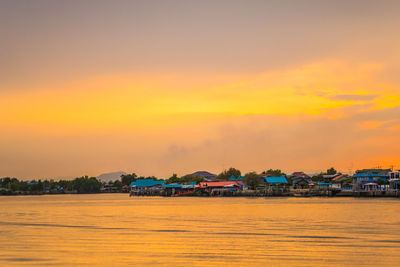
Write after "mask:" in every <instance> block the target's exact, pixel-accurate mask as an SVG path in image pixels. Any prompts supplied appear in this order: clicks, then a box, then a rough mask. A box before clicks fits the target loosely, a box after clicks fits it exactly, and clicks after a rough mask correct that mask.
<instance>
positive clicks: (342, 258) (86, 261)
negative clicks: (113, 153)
mask: <svg viewBox="0 0 400 267" xmlns="http://www.w3.org/2000/svg"><path fill="white" fill-rule="evenodd" d="M0 203H1V205H0V265H42V264H44V265H80V264H81V265H149V264H153V265H174V266H183V265H198V266H203V265H230V266H232V265H239V266H248V265H258V266H260V265H286V266H287V265H295V266H299V265H300V266H310V265H318V266H320V265H361V264H362V265H391V266H393V265H399V264H400V202H399V200H398V199H354V198H194V197H193V198H192V197H186V198H185V197H183V198H159V197H135V198H129V197H128V195H127V194H97V195H54V196H17V197H0Z"/></svg>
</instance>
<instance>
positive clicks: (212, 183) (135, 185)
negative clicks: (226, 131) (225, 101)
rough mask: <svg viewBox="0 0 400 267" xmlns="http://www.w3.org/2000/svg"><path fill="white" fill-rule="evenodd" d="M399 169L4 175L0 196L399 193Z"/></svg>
mask: <svg viewBox="0 0 400 267" xmlns="http://www.w3.org/2000/svg"><path fill="white" fill-rule="evenodd" d="M399 191H400V170H399V171H396V170H392V169H363V170H358V171H356V172H355V174H353V175H349V174H342V173H340V172H337V171H336V170H335V169H334V168H330V169H328V170H327V171H326V172H323V173H320V174H317V175H308V174H306V173H304V172H294V173H292V174H285V173H283V172H282V171H281V170H278V169H277V170H273V169H270V170H268V171H264V172H262V173H256V172H249V173H246V174H245V175H243V176H242V174H241V172H240V170H237V169H235V168H230V169H228V170H225V171H223V172H222V173H220V174H218V175H216V174H212V173H210V172H207V171H198V172H194V173H192V174H188V175H184V176H182V177H178V176H177V175H176V174H174V175H172V176H171V177H170V178H168V179H158V178H156V177H154V176H152V177H138V176H137V175H136V174H135V173H132V174H122V175H121V176H120V179H117V180H115V181H108V182H104V181H101V180H99V179H98V178H96V177H88V176H83V177H79V178H75V179H73V180H59V181H55V180H43V181H42V180H32V181H21V180H18V179H16V178H9V177H5V178H0V195H24V194H25V195H26V194H63V193H78V194H79V193H129V195H130V196H168V197H179V196H248V197H251V196H254V197H256V196H299V197H309V196H329V197H332V196H355V197H363V196H366V197H399V196H400V192H399Z"/></svg>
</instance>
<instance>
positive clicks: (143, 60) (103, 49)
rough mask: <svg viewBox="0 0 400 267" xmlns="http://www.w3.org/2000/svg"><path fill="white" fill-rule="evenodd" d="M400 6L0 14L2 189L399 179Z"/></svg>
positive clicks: (94, 8) (155, 5) (25, 9)
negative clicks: (11, 184) (385, 171)
mask: <svg viewBox="0 0 400 267" xmlns="http://www.w3.org/2000/svg"><path fill="white" fill-rule="evenodd" d="M399 13H400V2H399V1H385V0H383V1H369V0H359V1H354V0H346V1H313V0H306V1H304V0H296V1H295V0H292V1H285V0H284V1H282V0H281V1H256V0H252V1H236V0H229V1H225V0H217V1H215V0H214V1H207V0H204V1H191V0H189V1H183V0H182V1H169V0H166V1H165V0H163V1H157V0H151V1H118V0H117V1H85V0H84V1H74V0H72V1H58V0H52V1H50V0H49V1H43V0H37V1H24V0H19V1H14V0H3V1H1V2H0V36H1V42H0V177H4V176H11V177H18V178H22V179H37V178H68V177H69V178H73V177H77V176H82V175H90V176H96V175H99V174H101V173H104V172H111V171H120V170H122V171H126V172H135V173H137V174H139V175H145V176H147V175H156V176H158V177H162V178H168V177H169V176H171V175H172V174H173V173H177V174H178V175H184V174H188V173H192V172H194V171H198V170H207V171H210V172H214V173H219V172H221V171H222V170H224V169H226V168H229V167H231V166H232V167H236V168H238V169H240V170H242V172H248V171H263V170H266V169H270V168H274V169H275V168H280V169H282V170H284V171H285V172H287V173H290V172H293V171H305V172H308V173H317V172H320V171H322V170H326V169H327V168H330V167H335V168H336V169H338V170H340V171H342V172H352V171H355V170H356V169H359V168H373V167H379V166H380V167H382V168H390V167H392V166H394V168H398V169H400V142H399V136H400V75H399V73H400V35H399V34H398V29H399V28H400V16H399V15H398V14H399Z"/></svg>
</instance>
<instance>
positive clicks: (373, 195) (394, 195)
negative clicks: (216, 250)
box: [0, 191, 400, 199]
mask: <svg viewBox="0 0 400 267" xmlns="http://www.w3.org/2000/svg"><path fill="white" fill-rule="evenodd" d="M382 192H384V193H385V194H381V193H382ZM386 193H389V194H386ZM103 194H107V195H108V194H126V195H127V196H128V197H129V198H131V197H140V198H143V197H162V198H179V197H189V198H190V197H199V198H394V199H396V198H400V192H389V191H376V192H374V191H365V192H346V194H340V193H338V194H335V195H326V194H325V195H301V196H296V195H293V194H286V195H249V194H247V195H246V194H239V195H230V196H219V195H217V196H208V195H185V196H179V197H176V196H175V197H174V196H163V195H158V194H154V195H133V196H131V195H130V194H129V192H99V193H70V192H68V193H50V194H49V193H29V194H18V193H14V194H0V197H14V196H57V195H103Z"/></svg>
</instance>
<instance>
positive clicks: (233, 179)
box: [229, 175, 243, 181]
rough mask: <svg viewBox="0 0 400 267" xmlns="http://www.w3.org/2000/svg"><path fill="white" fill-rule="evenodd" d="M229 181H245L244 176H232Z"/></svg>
mask: <svg viewBox="0 0 400 267" xmlns="http://www.w3.org/2000/svg"><path fill="white" fill-rule="evenodd" d="M229 181H243V176H241V175H239V176H238V177H237V178H236V177H235V176H233V175H232V176H231V177H230V178H229Z"/></svg>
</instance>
